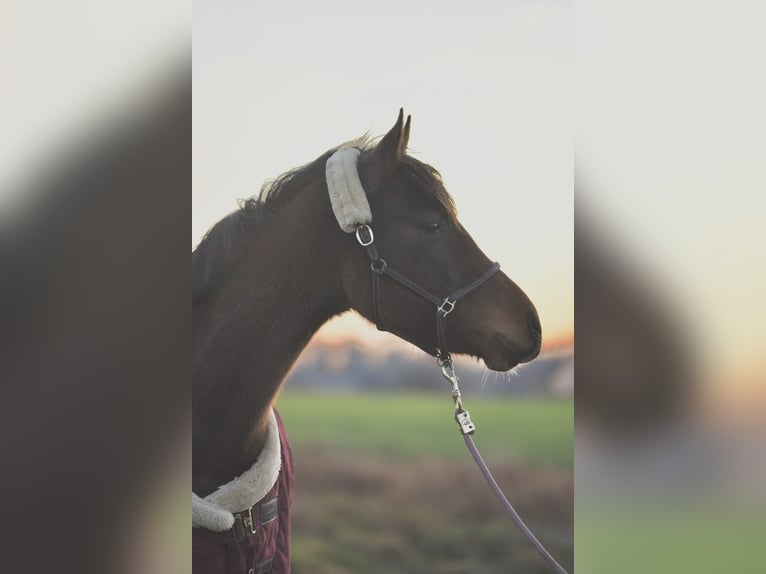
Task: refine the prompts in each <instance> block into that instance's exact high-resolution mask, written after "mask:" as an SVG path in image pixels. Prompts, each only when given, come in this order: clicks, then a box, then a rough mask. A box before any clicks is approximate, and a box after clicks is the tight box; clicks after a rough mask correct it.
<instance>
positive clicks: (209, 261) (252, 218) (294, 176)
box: [192, 134, 456, 305]
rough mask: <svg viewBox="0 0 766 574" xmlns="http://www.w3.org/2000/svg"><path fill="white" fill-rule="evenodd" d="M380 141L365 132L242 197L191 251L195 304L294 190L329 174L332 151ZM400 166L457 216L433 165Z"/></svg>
mask: <svg viewBox="0 0 766 574" xmlns="http://www.w3.org/2000/svg"><path fill="white" fill-rule="evenodd" d="M376 141H377V138H376V139H373V138H370V137H369V135H368V134H364V135H363V136H361V137H360V138H357V139H355V140H351V141H349V142H346V143H343V144H341V145H339V146H336V147H334V148H332V149H329V150H327V151H326V152H325V153H323V154H322V155H321V156H319V157H318V158H317V159H315V160H314V161H312V162H310V163H307V164H305V165H302V166H300V167H297V168H295V169H292V170H290V171H287V172H285V173H283V174H282V175H280V176H279V177H277V178H274V179H270V180H266V181H265V182H264V184H263V185H262V186H261V190H260V192H259V193H258V195H257V196H253V197H250V198H248V199H244V200H238V201H237V204H238V206H239V208H238V209H237V210H236V211H234V212H232V213H230V214H229V215H227V216H226V217H224V218H223V219H221V220H220V221H219V222H218V223H216V224H215V225H213V227H211V228H210V229H209V230H208V231H207V233H205V235H204V237H203V238H202V240H201V241H200V242H199V244H198V245H197V247H196V248H194V250H193V251H192V305H194V304H195V303H197V302H198V301H199V300H201V299H203V298H204V297H205V296H206V295H208V294H210V293H211V292H212V291H214V290H215V289H216V287H218V285H219V284H220V282H221V280H222V279H223V277H225V276H226V275H227V274H228V273H229V272H231V270H232V269H233V268H234V267H235V266H236V265H237V263H238V262H239V261H240V260H241V259H242V256H243V254H244V251H245V250H246V248H247V246H248V245H250V244H252V242H253V241H254V238H255V237H256V236H257V233H256V230H257V229H258V228H259V227H261V225H262V223H264V222H265V221H267V220H268V219H269V218H271V217H272V216H273V215H274V214H275V213H277V212H278V211H279V208H280V207H281V206H282V205H283V204H285V203H286V202H287V200H288V199H289V198H290V196H291V195H292V192H293V191H294V190H296V189H300V188H302V187H303V186H304V185H306V184H307V183H309V182H310V181H313V180H314V179H315V178H317V177H318V176H320V175H321V176H322V177H324V170H325V164H326V163H327V160H328V158H329V157H330V156H331V155H332V154H333V153H335V152H336V151H337V150H339V149H341V148H345V147H355V148H357V149H359V150H360V151H362V152H365V151H369V150H371V149H372V148H373V147H374V146H375V143H376ZM401 165H402V166H403V167H404V169H405V170H406V171H407V173H408V174H409V175H411V176H412V177H413V178H415V179H416V180H417V181H418V182H420V183H421V184H422V188H423V189H425V190H428V191H429V193H430V194H431V195H432V196H433V197H434V199H436V200H437V201H438V202H439V203H440V204H441V205H442V206H443V207H444V208H445V209H446V210H447V211H448V213H450V214H452V215H455V214H456V211H455V204H454V201H453V200H452V197H451V196H450V195H449V193H447V191H446V190H445V188H444V185H443V183H442V178H441V175H440V174H439V172H438V171H437V170H436V169H435V168H434V167H432V166H430V165H428V164H426V163H423V162H421V161H419V160H417V159H415V158H413V157H411V156H408V155H405V156H403V157H402V159H401Z"/></svg>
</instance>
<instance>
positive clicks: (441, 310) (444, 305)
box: [436, 297, 457, 317]
mask: <svg viewBox="0 0 766 574" xmlns="http://www.w3.org/2000/svg"><path fill="white" fill-rule="evenodd" d="M456 302H457V301H453V300H452V299H450V298H449V297H447V298H446V299H445V300H444V301H442V304H441V305H439V308H438V309H437V310H436V312H437V313H441V316H442V317H446V316H447V315H449V314H450V313H452V311H453V310H454V309H455V303H456ZM447 305H449V307H447Z"/></svg>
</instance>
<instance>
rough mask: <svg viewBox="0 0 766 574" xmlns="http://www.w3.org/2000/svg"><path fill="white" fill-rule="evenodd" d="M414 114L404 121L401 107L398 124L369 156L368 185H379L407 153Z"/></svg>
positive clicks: (370, 186) (373, 186)
mask: <svg viewBox="0 0 766 574" xmlns="http://www.w3.org/2000/svg"><path fill="white" fill-rule="evenodd" d="M411 119H412V116H407V122H406V123H405V121H404V109H403V108H400V109H399V117H398V118H397V120H396V124H394V127H392V128H391V129H390V130H389V131H388V133H387V134H386V135H385V136H383V139H381V140H380V142H378V145H376V146H375V148H374V149H373V150H372V151H371V153H370V157H369V168H368V177H367V178H366V179H368V180H369V181H368V182H367V186H368V187H369V188H370V189H373V188H375V187H377V186H378V185H379V184H380V182H381V181H382V180H383V179H384V178H385V177H386V176H387V175H389V174H390V173H391V172H392V171H393V170H394V169H395V168H396V166H397V164H398V163H399V161H400V160H401V159H402V156H403V155H404V154H405V153H407V143H408V142H409V140H410V125H411Z"/></svg>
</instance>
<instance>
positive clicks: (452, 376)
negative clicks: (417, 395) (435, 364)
mask: <svg viewBox="0 0 766 574" xmlns="http://www.w3.org/2000/svg"><path fill="white" fill-rule="evenodd" d="M439 366H440V367H441V369H442V376H443V377H444V378H445V379H447V380H448V381H449V383H450V384H451V385H452V391H451V392H450V396H451V397H452V400H453V401H454V402H455V408H456V409H457V410H458V411H462V410H463V402H462V400H461V394H460V387H459V386H458V382H459V381H458V378H457V373H456V372H455V365H454V364H453V363H452V358H451V357H450V358H448V359H447V360H444V361H441V360H440V361H439Z"/></svg>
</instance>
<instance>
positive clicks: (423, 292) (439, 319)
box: [356, 223, 567, 574]
mask: <svg viewBox="0 0 766 574" xmlns="http://www.w3.org/2000/svg"><path fill="white" fill-rule="evenodd" d="M356 240H357V241H358V242H359V244H360V245H361V246H362V247H364V248H365V249H366V251H367V255H368V257H369V258H370V268H371V269H372V274H373V275H372V297H373V302H372V308H373V315H374V317H375V324H376V326H377V327H378V329H380V330H383V327H382V314H381V309H380V278H381V276H382V275H386V276H388V277H390V278H391V279H393V280H394V281H396V282H397V283H399V284H400V285H403V286H404V287H407V288H408V289H410V290H411V291H413V292H415V293H417V294H418V295H420V296H421V297H423V298H424V299H426V300H428V301H430V302H431V303H432V304H434V305H435V306H436V338H437V341H438V345H439V349H438V351H437V355H436V361H437V363H438V365H439V367H440V368H441V371H442V375H443V376H444V378H445V379H447V380H448V381H449V382H450V384H451V385H452V391H451V393H450V395H451V396H452V400H453V401H454V403H455V420H456V421H457V424H458V426H459V427H460V432H461V433H462V434H463V440H464V441H465V445H466V446H467V447H468V452H470V453H471V456H472V457H473V459H474V460H475V461H476V464H477V465H478V467H479V470H480V471H481V474H482V475H484V478H485V479H486V481H487V483H488V484H489V487H490V488H491V489H492V492H494V493H495V496H496V497H497V498H498V500H499V501H500V503H501V504H502V505H503V507H504V508H505V510H506V511H507V512H508V514H510V516H511V518H512V519H513V521H514V522H515V523H516V526H518V527H519V529H520V530H521V532H522V533H523V534H524V536H526V538H527V540H529V542H530V543H531V544H532V546H534V547H535V550H537V552H538V553H539V554H540V556H542V557H543V559H544V560H545V561H546V562H547V563H548V564H550V565H551V567H553V569H554V570H555V571H556V572H558V573H559V574H567V571H566V570H564V569H563V568H562V567H561V565H560V564H559V563H558V562H556V560H555V559H554V558H553V556H551V554H550V553H549V552H548V551H547V550H546V549H545V547H544V546H543V545H542V544H541V543H540V541H539V540H538V539H537V538H536V537H535V535H534V534H532V531H531V530H530V529H529V528H528V527H527V525H526V524H524V521H523V520H522V519H521V517H520V516H519V514H518V513H517V512H516V510H515V509H514V508H513V505H512V504H511V503H510V502H509V501H508V499H507V498H506V497H505V495H504V494H503V491H502V490H501V489H500V487H499V486H498V484H497V482H496V481H495V479H494V477H493V476H492V473H491V472H490V471H489V468H487V465H486V463H485V462H484V460H483V459H482V458H481V455H480V454H479V450H478V449H477V448H476V445H475V444H474V442H473V438H472V436H471V435H472V434H473V433H474V432H475V431H476V426H475V425H474V424H473V421H472V420H471V416H470V415H469V414H468V411H467V410H465V409H464V408H463V401H462V397H461V395H460V386H459V385H458V378H457V374H456V373H455V365H454V364H453V362H452V356H451V355H450V354H449V351H447V342H446V323H447V315H449V314H450V313H451V312H452V311H453V309H454V308H455V304H456V303H457V302H458V300H460V299H462V298H463V297H464V296H465V295H467V294H468V293H470V292H471V291H473V290H474V289H476V288H478V287H479V286H481V285H482V284H483V283H485V282H486V281H487V280H489V278H490V277H492V275H494V274H495V272H496V271H497V270H498V269H499V268H500V264H499V263H493V264H492V266H491V267H490V268H489V269H487V271H485V272H484V274H482V275H481V276H480V277H479V278H478V279H476V280H475V281H473V283H470V284H469V285H467V286H465V287H463V288H462V289H458V290H457V291H455V292H454V293H452V295H449V296H448V297H446V298H444V299H442V298H440V297H437V296H436V295H434V294H433V293H431V292H429V291H428V290H427V289H424V288H423V287H421V286H420V285H418V284H417V283H415V282H414V281H412V280H410V279H408V278H406V277H404V276H403V275H401V274H400V273H397V272H396V271H394V270H393V269H391V268H390V267H389V266H388V264H387V263H386V261H385V259H383V258H382V257H381V256H380V254H379V253H378V249H377V247H376V246H375V235H374V234H373V232H372V228H371V227H370V226H369V225H368V224H366V223H365V224H361V225H358V226H357V228H356Z"/></svg>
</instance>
